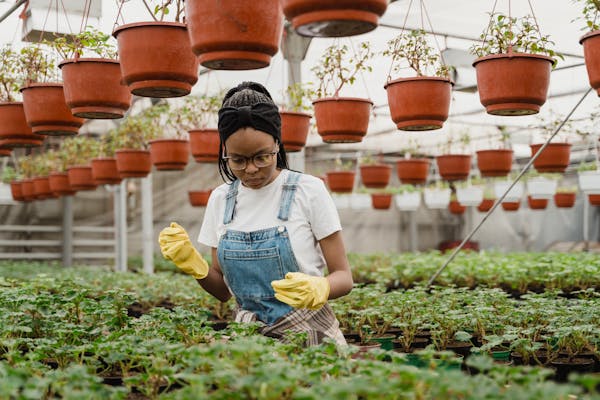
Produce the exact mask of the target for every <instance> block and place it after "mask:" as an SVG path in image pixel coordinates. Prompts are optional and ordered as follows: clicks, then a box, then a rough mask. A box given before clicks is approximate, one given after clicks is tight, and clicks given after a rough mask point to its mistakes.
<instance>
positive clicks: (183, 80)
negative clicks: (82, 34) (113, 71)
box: [113, 1, 198, 97]
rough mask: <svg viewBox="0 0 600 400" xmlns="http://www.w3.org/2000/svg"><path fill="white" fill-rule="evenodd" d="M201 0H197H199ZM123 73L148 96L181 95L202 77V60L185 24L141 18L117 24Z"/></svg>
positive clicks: (132, 88) (135, 90)
mask: <svg viewBox="0 0 600 400" xmlns="http://www.w3.org/2000/svg"><path fill="white" fill-rule="evenodd" d="M196 3H197V1H196ZM113 36H114V37H115V38H117V45H118V48H119V59H120V61H121V76H122V77H123V80H124V82H125V83H126V84H127V85H128V86H129V91H130V92H131V93H133V94H135V95H138V96H144V97H180V96H185V95H187V94H189V93H190V92H191V90H192V86H193V85H194V84H195V83H196V82H197V81H198V61H197V59H196V56H195V55H194V53H193V52H192V45H191V44H190V38H189V35H188V31H187V28H186V26H185V24H181V23H178V22H138V23H133V24H125V25H121V26H119V27H117V28H116V29H115V30H114V32H113Z"/></svg>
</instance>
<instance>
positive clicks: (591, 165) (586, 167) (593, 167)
mask: <svg viewBox="0 0 600 400" xmlns="http://www.w3.org/2000/svg"><path fill="white" fill-rule="evenodd" d="M597 170H598V164H597V163H596V162H595V161H592V162H584V163H581V164H579V166H578V167H577V172H584V171H597Z"/></svg>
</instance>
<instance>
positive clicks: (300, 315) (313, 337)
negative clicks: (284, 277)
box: [235, 304, 346, 346]
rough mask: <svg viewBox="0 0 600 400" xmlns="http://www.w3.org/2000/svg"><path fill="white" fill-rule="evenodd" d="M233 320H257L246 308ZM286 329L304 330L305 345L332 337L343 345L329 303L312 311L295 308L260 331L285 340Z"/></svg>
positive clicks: (341, 336)
mask: <svg viewBox="0 0 600 400" xmlns="http://www.w3.org/2000/svg"><path fill="white" fill-rule="evenodd" d="M235 322H246V323H247V322H258V323H261V321H258V320H257V319H256V314H254V313H253V312H251V311H248V310H239V311H238V312H237V314H236V316H235ZM286 331H292V332H306V333H307V334H308V338H307V340H306V344H305V345H306V346H314V345H317V344H320V343H321V342H323V339H325V338H330V339H333V340H334V341H335V342H336V343H337V344H340V345H345V344H346V339H345V338H344V335H343V334H342V331H341V330H340V324H339V322H338V320H337V318H336V317H335V314H334V313H333V310H332V309H331V307H330V306H329V304H325V305H324V306H323V307H321V308H320V309H318V310H315V311H312V310H308V309H305V308H301V309H297V310H294V311H292V312H290V313H289V314H287V315H285V316H284V317H282V318H281V319H279V320H278V321H277V322H275V323H274V324H273V325H270V326H267V325H264V326H263V327H262V328H260V332H261V333H262V334H263V335H265V336H269V337H274V338H276V339H279V340H281V341H283V342H285V341H286V335H285V333H286Z"/></svg>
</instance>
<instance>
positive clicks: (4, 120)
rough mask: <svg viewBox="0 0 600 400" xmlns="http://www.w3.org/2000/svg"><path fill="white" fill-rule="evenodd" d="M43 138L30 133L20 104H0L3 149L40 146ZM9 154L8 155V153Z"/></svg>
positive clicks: (0, 134) (0, 132)
mask: <svg viewBox="0 0 600 400" xmlns="http://www.w3.org/2000/svg"><path fill="white" fill-rule="evenodd" d="M43 141H44V136H42V135H37V134H34V133H32V132H31V127H30V126H29V125H28V124H27V120H26V119H25V109H24V108H23V103H22V102H3V103H0V143H1V147H2V148H4V149H13V148H15V147H34V146H40V145H41V144H42V142H43ZM9 154H10V153H9Z"/></svg>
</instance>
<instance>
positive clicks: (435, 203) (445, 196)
mask: <svg viewBox="0 0 600 400" xmlns="http://www.w3.org/2000/svg"><path fill="white" fill-rule="evenodd" d="M451 194H452V191H451V190H450V187H449V185H448V183H447V182H443V181H437V182H435V183H433V184H431V185H428V186H426V187H425V188H423V201H424V202H425V205H426V206H427V208H429V209H432V210H438V209H445V208H448V205H449V204H450V196H451Z"/></svg>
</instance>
